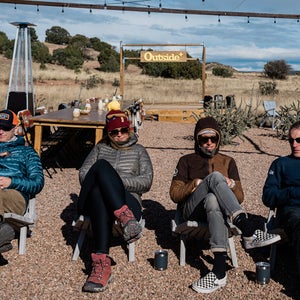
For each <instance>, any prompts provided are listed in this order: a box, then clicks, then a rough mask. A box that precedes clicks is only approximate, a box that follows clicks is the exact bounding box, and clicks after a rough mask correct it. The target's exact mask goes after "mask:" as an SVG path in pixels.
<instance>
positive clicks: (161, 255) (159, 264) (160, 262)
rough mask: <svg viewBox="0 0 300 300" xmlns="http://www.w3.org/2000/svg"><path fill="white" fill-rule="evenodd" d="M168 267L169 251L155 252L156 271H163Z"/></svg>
mask: <svg viewBox="0 0 300 300" xmlns="http://www.w3.org/2000/svg"><path fill="white" fill-rule="evenodd" d="M167 267H168V251H166V250H157V251H155V252H154V269H156V270H159V271H163V270H166V269H167Z"/></svg>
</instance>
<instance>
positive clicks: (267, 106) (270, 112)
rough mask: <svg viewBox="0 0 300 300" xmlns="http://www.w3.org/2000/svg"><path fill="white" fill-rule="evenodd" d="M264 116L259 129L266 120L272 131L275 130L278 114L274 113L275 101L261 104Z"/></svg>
mask: <svg viewBox="0 0 300 300" xmlns="http://www.w3.org/2000/svg"><path fill="white" fill-rule="evenodd" d="M263 106H264V110H265V114H264V115H263V119H262V121H261V122H260V125H259V126H260V127H262V126H263V125H264V124H265V123H266V121H267V120H269V121H270V122H271V123H272V129H273V130H274V129H276V128H277V127H278V125H279V121H280V120H279V114H278V112H277V111H276V101H273V100H266V101H264V102H263Z"/></svg>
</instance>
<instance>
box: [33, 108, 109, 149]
mask: <svg viewBox="0 0 300 300" xmlns="http://www.w3.org/2000/svg"><path fill="white" fill-rule="evenodd" d="M105 115H106V111H100V112H98V111H97V110H92V111H91V112H90V113H89V114H86V115H82V114H81V115H80V116H79V117H78V118H74V117H73V108H65V109H62V110H58V111H54V112H50V113H48V114H44V115H39V116H35V117H32V118H31V119H30V120H31V121H32V124H33V125H34V149H35V150H36V151H37V153H38V154H39V155H40V154H41V145H42V138H43V137H42V132H43V130H42V128H43V127H44V126H54V127H72V128H80V129H81V128H95V144H97V143H98V142H99V141H100V140H101V138H102V135H103V128H104V126H105Z"/></svg>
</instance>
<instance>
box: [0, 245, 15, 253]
mask: <svg viewBox="0 0 300 300" xmlns="http://www.w3.org/2000/svg"><path fill="white" fill-rule="evenodd" d="M12 248H13V246H12V244H11V243H7V244H4V245H2V246H1V247H0V253H4V252H7V251H10V250H11V249H12Z"/></svg>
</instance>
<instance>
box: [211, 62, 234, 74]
mask: <svg viewBox="0 0 300 300" xmlns="http://www.w3.org/2000/svg"><path fill="white" fill-rule="evenodd" d="M205 67H206V70H207V71H211V70H212V69H213V68H216V67H219V68H224V69H228V70H230V71H232V72H238V70H236V69H234V68H233V67H230V66H226V65H223V64H220V63H217V62H207V63H206V66H205Z"/></svg>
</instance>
